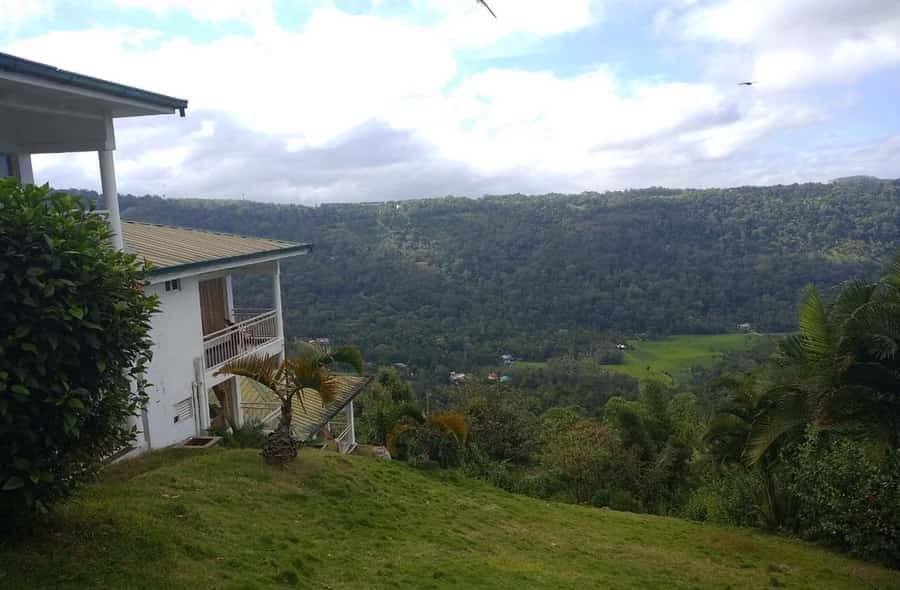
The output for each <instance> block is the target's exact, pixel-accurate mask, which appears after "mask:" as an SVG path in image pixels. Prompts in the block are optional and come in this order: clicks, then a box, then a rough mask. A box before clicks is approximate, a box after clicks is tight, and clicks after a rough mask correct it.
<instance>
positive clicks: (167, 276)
mask: <svg viewBox="0 0 900 590" xmlns="http://www.w3.org/2000/svg"><path fill="white" fill-rule="evenodd" d="M312 250H313V245H312V244H297V245H295V246H289V247H286V248H281V249H278V250H267V251H265V252H253V253H251V254H238V255H235V256H226V257H223V258H212V259H210V260H198V261H196V262H187V263H184V264H177V265H174V266H162V267H157V268H151V270H150V283H151V284H156V283H162V282H164V281H170V280H173V279H182V278H186V277H191V276H196V275H199V274H206V273H212V272H221V271H225V270H230V269H234V268H240V267H242V266H250V265H254V264H260V263H263V262H273V261H275V260H281V259H284V258H291V257H294V256H304V255H307V254H309V253H310V252H312Z"/></svg>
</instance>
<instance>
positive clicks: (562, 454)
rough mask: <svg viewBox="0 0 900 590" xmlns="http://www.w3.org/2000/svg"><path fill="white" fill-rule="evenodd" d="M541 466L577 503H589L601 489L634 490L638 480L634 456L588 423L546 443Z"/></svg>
mask: <svg viewBox="0 0 900 590" xmlns="http://www.w3.org/2000/svg"><path fill="white" fill-rule="evenodd" d="M542 462H543V464H544V466H545V467H546V468H547V469H548V470H549V471H551V472H554V473H557V474H559V476H560V477H561V478H562V480H563V481H564V482H565V484H566V486H567V488H568V491H569V495H570V497H571V498H572V500H573V501H575V502H578V503H589V502H591V501H592V500H593V499H594V494H595V493H596V492H598V491H599V490H601V489H606V488H608V489H610V490H612V489H618V490H628V489H636V488H637V483H638V481H639V478H640V459H639V457H638V455H637V452H636V451H634V450H633V449H625V448H624V447H623V446H622V443H621V441H619V439H618V438H616V437H615V436H614V435H613V433H612V432H610V431H609V430H608V429H607V428H606V427H605V426H602V425H600V424H598V423H597V422H592V421H590V420H582V421H580V422H578V423H576V424H575V425H574V426H572V427H571V428H569V429H568V430H564V431H562V432H560V433H558V434H557V435H556V436H555V437H554V438H553V440H551V441H549V442H548V444H547V446H546V448H545V450H544V456H543V461H542Z"/></svg>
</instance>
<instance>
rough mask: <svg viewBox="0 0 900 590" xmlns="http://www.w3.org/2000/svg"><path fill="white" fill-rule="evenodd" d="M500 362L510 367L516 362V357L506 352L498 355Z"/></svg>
mask: <svg viewBox="0 0 900 590" xmlns="http://www.w3.org/2000/svg"><path fill="white" fill-rule="evenodd" d="M500 360H501V361H503V364H504V365H511V364H513V362H514V361H515V360H516V357H514V356H513V355H511V354H510V353H508V352H507V353H506V354H501V355H500Z"/></svg>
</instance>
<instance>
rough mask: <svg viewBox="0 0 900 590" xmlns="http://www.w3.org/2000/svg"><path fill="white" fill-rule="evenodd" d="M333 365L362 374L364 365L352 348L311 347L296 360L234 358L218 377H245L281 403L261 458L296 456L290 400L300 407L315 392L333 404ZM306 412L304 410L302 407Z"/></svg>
mask: <svg viewBox="0 0 900 590" xmlns="http://www.w3.org/2000/svg"><path fill="white" fill-rule="evenodd" d="M334 364H345V365H349V366H351V367H353V369H354V370H355V371H356V372H357V373H359V374H362V372H363V369H364V366H365V363H364V361H363V358H362V354H361V353H360V352H359V349H358V348H356V347H355V346H343V347H340V348H336V349H334V350H329V349H327V348H323V347H320V346H317V345H310V346H309V348H308V349H306V350H304V351H302V352H301V354H300V355H298V356H297V357H295V358H291V359H287V358H285V359H284V360H281V359H280V357H278V356H270V357H264V356H247V357H243V358H239V359H236V360H234V361H232V362H230V363H228V364H227V365H225V366H224V367H222V368H221V369H219V371H218V373H217V374H222V373H224V374H229V375H238V376H242V377H247V378H248V379H252V380H253V381H256V382H257V383H259V384H260V385H263V386H265V387H267V388H269V389H270V390H272V392H273V393H274V394H275V395H276V396H277V397H278V399H279V401H280V402H281V417H280V418H279V421H278V426H277V427H276V428H275V430H274V431H273V432H272V433H271V434H270V435H269V436H268V437H267V438H266V443H265V445H263V449H262V455H263V458H264V459H265V460H266V462H268V463H286V462H288V461H292V460H293V459H295V458H296V457H297V441H296V440H294V436H293V432H292V430H291V421H292V420H293V416H294V413H293V401H294V398H295V397H297V399H298V401H299V402H300V405H301V407H303V396H304V395H305V394H306V393H307V392H315V393H316V394H317V395H319V396H320V397H321V398H322V403H323V404H327V403H329V402H330V401H332V400H333V399H334V398H335V396H336V394H337V391H338V385H339V382H338V379H337V377H336V375H335V374H334V373H333V372H332V371H331V366H332V365H334ZM304 409H305V408H304Z"/></svg>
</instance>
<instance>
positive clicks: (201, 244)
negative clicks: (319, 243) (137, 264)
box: [122, 221, 312, 275]
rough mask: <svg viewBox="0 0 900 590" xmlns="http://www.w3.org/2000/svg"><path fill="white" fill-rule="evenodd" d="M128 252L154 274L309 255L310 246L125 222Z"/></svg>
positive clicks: (124, 233) (123, 227)
mask: <svg viewBox="0 0 900 590" xmlns="http://www.w3.org/2000/svg"><path fill="white" fill-rule="evenodd" d="M122 238H123V239H124V241H125V249H126V250H127V251H128V252H131V253H133V254H137V256H138V258H142V259H144V260H146V261H147V262H150V263H151V264H152V265H153V270H152V271H151V275H152V274H160V273H171V272H172V271H183V270H194V269H196V270H198V271H200V270H202V268H203V267H206V266H212V265H221V264H227V263H239V262H252V261H253V260H256V259H260V258H268V257H270V256H272V255H280V256H290V255H296V254H306V253H308V252H309V251H311V250H312V245H311V244H300V243H296V242H284V241H281V240H270V239H266V238H251V237H248V236H239V235H235V234H224V233H218V232H211V231H202V230H197V229H188V228H183V227H173V226H170V225H155V224H150V223H138V222H136V221H123V222H122Z"/></svg>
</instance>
